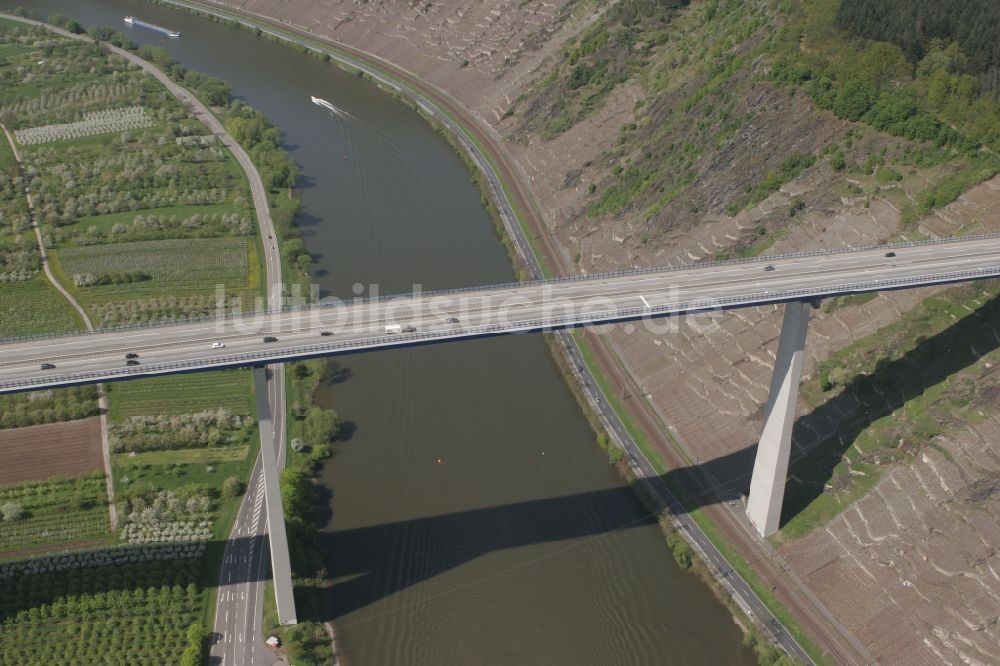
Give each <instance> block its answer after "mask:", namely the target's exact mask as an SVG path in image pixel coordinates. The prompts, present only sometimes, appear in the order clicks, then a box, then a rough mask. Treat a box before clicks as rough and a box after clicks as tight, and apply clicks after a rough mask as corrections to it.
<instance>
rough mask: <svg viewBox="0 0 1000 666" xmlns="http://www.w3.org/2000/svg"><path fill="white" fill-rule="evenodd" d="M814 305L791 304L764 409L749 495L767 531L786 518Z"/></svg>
mask: <svg viewBox="0 0 1000 666" xmlns="http://www.w3.org/2000/svg"><path fill="white" fill-rule="evenodd" d="M811 309H812V304H811V303H809V302H807V301H792V302H790V303H786V304H785V318H784V321H783V322H782V324H781V338H780V339H779V340H778V357H777V358H776V359H775V361H774V374H773V375H772V376H771V389H770V393H768V396H767V405H766V407H765V409H764V427H763V430H762V431H761V435H760V442H759V443H758V444H757V457H756V459H755V460H754V464H753V477H752V478H751V480H750V497H749V499H748V500H747V516H749V517H750V522H752V523H753V526H754V527H755V528H757V532H758V533H759V534H760V535H761V536H762V537H766V536H770V535H772V534H774V533H775V532H777V531H778V527H779V523H780V520H781V503H782V500H784V497H785V480H786V478H787V477H788V459H789V456H790V454H791V451H792V426H793V425H794V424H795V403H796V402H797V401H798V397H799V380H800V378H801V376H802V352H803V350H804V349H805V345H806V332H807V331H808V329H809V311H810V310H811Z"/></svg>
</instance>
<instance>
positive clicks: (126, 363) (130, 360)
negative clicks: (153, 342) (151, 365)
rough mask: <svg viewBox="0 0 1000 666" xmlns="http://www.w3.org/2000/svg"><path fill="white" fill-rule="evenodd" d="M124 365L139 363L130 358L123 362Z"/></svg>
mask: <svg viewBox="0 0 1000 666" xmlns="http://www.w3.org/2000/svg"><path fill="white" fill-rule="evenodd" d="M125 365H139V361H137V360H135V359H134V358H130V359H129V360H127V361H125Z"/></svg>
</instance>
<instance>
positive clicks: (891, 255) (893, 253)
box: [885, 252, 896, 258]
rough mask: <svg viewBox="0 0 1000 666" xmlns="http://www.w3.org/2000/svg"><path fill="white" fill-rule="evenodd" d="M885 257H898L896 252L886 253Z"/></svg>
mask: <svg viewBox="0 0 1000 666" xmlns="http://www.w3.org/2000/svg"><path fill="white" fill-rule="evenodd" d="M885 256H887V257H889V258H892V257H895V256H896V253H895V252H886V253H885Z"/></svg>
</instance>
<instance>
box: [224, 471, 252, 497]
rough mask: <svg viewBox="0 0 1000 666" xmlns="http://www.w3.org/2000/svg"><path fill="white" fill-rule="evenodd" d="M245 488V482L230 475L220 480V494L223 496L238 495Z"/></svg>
mask: <svg viewBox="0 0 1000 666" xmlns="http://www.w3.org/2000/svg"><path fill="white" fill-rule="evenodd" d="M245 490H246V484H245V483H243V482H242V481H241V480H239V479H237V478H236V477H235V476H231V477H229V478H228V479H226V480H225V481H223V482H222V495H223V496H224V497H239V496H240V495H242V494H243V491H245Z"/></svg>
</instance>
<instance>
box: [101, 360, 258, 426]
mask: <svg viewBox="0 0 1000 666" xmlns="http://www.w3.org/2000/svg"><path fill="white" fill-rule="evenodd" d="M107 391H108V400H109V402H110V405H109V412H108V417H109V418H110V419H111V420H112V421H115V422H117V421H121V420H122V419H124V418H127V417H129V416H141V415H145V414H188V413H191V412H198V411H201V410H203V409H214V408H217V407H224V408H225V409H228V410H229V411H230V412H232V413H233V414H239V415H250V414H253V413H255V408H254V399H253V375H251V374H250V372H249V371H245V370H222V371H218V372H200V373H197V374H193V375H173V376H170V377H153V378H150V379H137V380H134V381H131V382H128V383H127V384H109V385H108V386H107Z"/></svg>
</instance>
